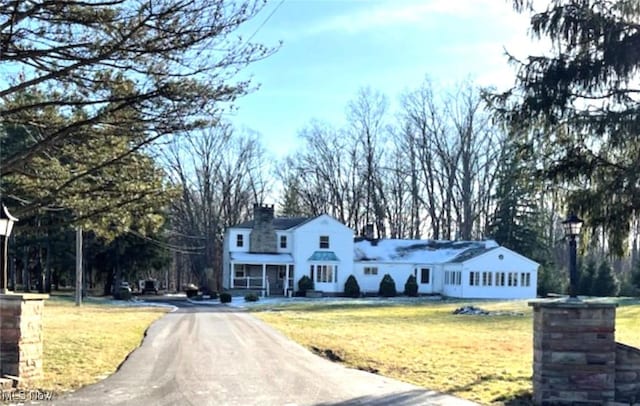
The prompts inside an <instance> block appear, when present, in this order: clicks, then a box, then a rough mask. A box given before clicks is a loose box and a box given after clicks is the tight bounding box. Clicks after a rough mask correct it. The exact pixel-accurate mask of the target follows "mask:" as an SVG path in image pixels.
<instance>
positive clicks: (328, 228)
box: [292, 215, 353, 293]
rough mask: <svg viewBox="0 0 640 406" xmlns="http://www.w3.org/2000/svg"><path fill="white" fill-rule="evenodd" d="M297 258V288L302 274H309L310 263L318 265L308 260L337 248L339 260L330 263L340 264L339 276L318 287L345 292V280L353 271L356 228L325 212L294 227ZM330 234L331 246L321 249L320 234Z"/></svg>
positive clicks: (295, 256) (335, 250) (333, 291)
mask: <svg viewBox="0 0 640 406" xmlns="http://www.w3.org/2000/svg"><path fill="white" fill-rule="evenodd" d="M292 233H293V258H294V261H295V267H296V275H295V281H294V283H295V288H296V289H297V288H298V281H299V280H300V278H301V277H302V275H307V276H310V275H309V266H310V265H311V264H312V263H313V264H318V263H314V262H310V261H309V260H308V259H309V258H310V257H311V256H312V255H313V253H314V252H316V251H333V252H334V253H335V254H336V256H337V257H338V259H339V262H337V263H336V262H326V264H330V265H337V266H338V272H337V279H336V280H335V281H334V282H332V283H318V282H316V281H314V283H315V288H316V289H317V290H322V291H324V292H330V293H340V292H343V291H344V283H345V281H346V280H347V278H348V277H349V275H351V273H352V272H353V231H352V230H351V229H350V228H348V227H347V226H345V225H344V224H342V223H340V222H339V221H337V220H336V219H334V218H332V217H331V216H328V215H321V216H318V217H316V218H315V219H313V220H310V221H308V222H306V223H304V224H302V225H301V226H299V227H296V228H294V229H293V232H292ZM325 235H326V236H329V248H328V249H321V248H320V245H319V244H320V236H325Z"/></svg>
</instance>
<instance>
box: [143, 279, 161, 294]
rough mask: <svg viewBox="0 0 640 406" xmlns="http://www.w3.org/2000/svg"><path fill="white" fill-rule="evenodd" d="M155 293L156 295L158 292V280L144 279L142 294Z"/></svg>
mask: <svg viewBox="0 0 640 406" xmlns="http://www.w3.org/2000/svg"><path fill="white" fill-rule="evenodd" d="M146 293H153V294H154V295H157V294H158V281H157V280H155V279H147V280H145V281H144V285H143V287H142V294H143V295H144V294H146Z"/></svg>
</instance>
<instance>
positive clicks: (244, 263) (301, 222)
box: [222, 205, 539, 299]
mask: <svg viewBox="0 0 640 406" xmlns="http://www.w3.org/2000/svg"><path fill="white" fill-rule="evenodd" d="M538 267H539V265H538V264H537V263H536V262H534V261H532V260H530V259H528V258H526V257H524V256H522V255H520V254H518V253H516V252H513V251H511V250H509V249H507V248H505V247H501V246H499V245H498V244H497V243H496V242H494V241H433V240H395V239H383V240H374V239H364V238H361V237H359V238H357V239H355V240H354V235H353V231H352V230H351V229H350V228H348V227H346V226H345V225H343V224H342V223H340V222H339V221H337V220H336V219H334V218H333V217H331V216H328V215H326V214H323V215H320V216H317V217H313V218H278V217H275V216H274V209H273V206H262V205H255V206H254V219H253V220H251V221H248V222H245V223H242V224H238V225H236V226H233V227H230V228H229V229H227V230H226V232H225V235H224V248H223V273H222V275H223V288H225V289H250V290H260V291H261V292H263V293H264V294H266V295H287V294H289V293H290V292H294V291H295V290H297V288H298V286H297V282H298V281H299V280H300V278H301V277H302V276H303V275H307V276H309V277H310V278H311V279H312V280H313V281H314V284H315V289H316V290H320V291H322V292H323V293H324V294H327V295H339V294H341V293H342V292H343V291H344V283H345V281H346V280H347V278H348V277H349V275H351V274H353V275H354V276H355V277H356V279H357V280H358V284H359V285H360V289H361V291H363V292H365V293H375V292H377V291H378V288H379V285H380V281H381V279H382V277H383V276H384V275H385V274H389V275H391V277H393V279H394V280H395V282H396V287H397V289H398V290H399V291H402V290H403V287H404V283H405V282H406V280H407V278H408V277H409V275H411V274H413V275H414V276H415V277H416V279H417V282H418V287H419V288H418V292H419V293H421V294H441V295H445V296H451V297H459V298H495V299H516V298H534V297H536V288H537V276H538Z"/></svg>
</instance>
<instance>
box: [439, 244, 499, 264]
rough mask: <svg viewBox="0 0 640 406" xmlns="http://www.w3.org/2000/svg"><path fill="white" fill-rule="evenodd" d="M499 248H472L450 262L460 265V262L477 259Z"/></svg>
mask: <svg viewBox="0 0 640 406" xmlns="http://www.w3.org/2000/svg"><path fill="white" fill-rule="evenodd" d="M496 248H498V247H491V248H485V247H481V248H471V249H468V250H466V251H465V252H463V253H461V254H460V255H458V256H457V257H455V258H453V259H452V260H451V261H449V262H455V263H460V262H464V261H468V260H470V259H471V258H475V257H477V256H479V255H482V254H484V253H485V252H489V251H491V250H494V249H496Z"/></svg>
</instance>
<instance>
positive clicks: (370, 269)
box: [364, 266, 378, 275]
mask: <svg viewBox="0 0 640 406" xmlns="http://www.w3.org/2000/svg"><path fill="white" fill-rule="evenodd" d="M364 274H365V275H377V274H378V267H377V266H365V267H364Z"/></svg>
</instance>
